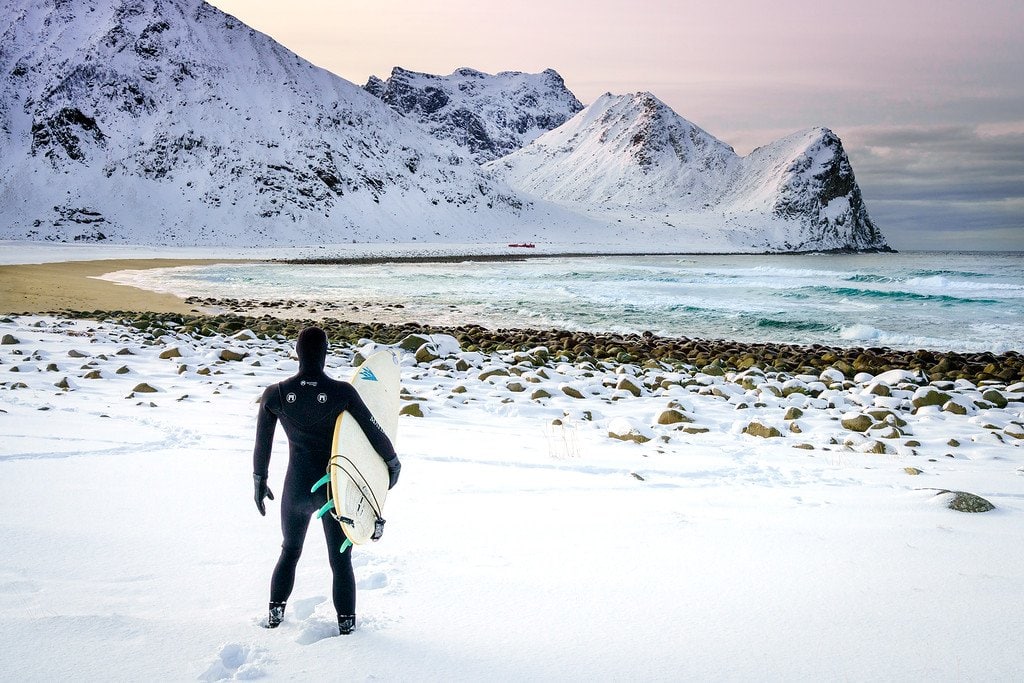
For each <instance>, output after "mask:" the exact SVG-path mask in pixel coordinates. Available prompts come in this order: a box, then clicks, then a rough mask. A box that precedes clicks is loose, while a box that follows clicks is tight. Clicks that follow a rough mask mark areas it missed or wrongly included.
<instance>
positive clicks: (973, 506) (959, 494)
mask: <svg viewBox="0 0 1024 683" xmlns="http://www.w3.org/2000/svg"><path fill="white" fill-rule="evenodd" d="M944 493H952V494H953V498H952V500H950V501H949V503H947V504H946V507H948V508H949V509H950V510H956V511H957V512H969V513H976V512H990V511H992V510H995V509H996V506H995V505H993V504H992V503H990V502H989V501H987V500H985V499H984V498H982V497H981V496H978V495H975V494H973V493H967V492H966V491H948V490H942V491H939V493H937V494H936V495H942V494H944Z"/></svg>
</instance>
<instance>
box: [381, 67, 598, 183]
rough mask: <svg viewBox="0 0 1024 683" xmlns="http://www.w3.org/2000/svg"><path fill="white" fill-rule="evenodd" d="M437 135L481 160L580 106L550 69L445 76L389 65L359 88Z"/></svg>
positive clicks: (461, 72) (501, 152) (460, 72)
mask: <svg viewBox="0 0 1024 683" xmlns="http://www.w3.org/2000/svg"><path fill="white" fill-rule="evenodd" d="M364 88H365V89H366V91H367V92H369V93H371V94H373V95H374V96H376V97H379V98H380V99H381V100H382V101H383V102H384V103H386V104H387V105H389V106H390V107H391V108H393V109H394V110H395V111H397V112H398V113H400V114H402V115H403V116H407V117H409V118H411V119H413V120H415V121H417V122H418V123H419V124H420V125H422V126H423V127H424V128H425V129H426V130H428V131H429V132H430V134H431V135H433V136H434V137H436V138H439V139H442V140H446V141H450V142H453V143H455V144H457V145H459V146H461V147H463V148H465V149H466V150H468V152H469V153H470V154H471V155H472V157H473V158H474V160H476V161H477V162H480V163H483V162H486V161H489V160H492V159H497V158H499V157H502V156H504V155H506V154H508V153H510V152H513V151H515V150H517V149H520V148H521V147H523V146H524V145H526V144H529V143H530V142H531V141H533V140H534V139H536V138H537V137H538V136H539V135H541V134H543V133H545V132H547V131H549V130H552V129H553V128H557V127H558V126H560V125H561V124H562V123H564V122H565V121H566V120H567V119H569V118H570V117H571V116H572V115H573V114H575V113H576V112H578V111H579V110H580V109H582V108H583V105H582V104H580V102H579V100H577V99H576V96H575V95H573V94H572V93H571V92H570V91H569V90H568V89H567V88H566V87H565V81H564V80H563V79H562V77H561V76H560V75H559V74H558V72H556V71H554V70H553V69H547V70H545V71H542V72H541V73H538V74H529V73H523V72H519V71H502V72H499V73H497V74H487V73H484V72H482V71H478V70H476V69H471V68H468V67H463V68H460V69H456V70H455V71H453V72H452V73H451V74H449V75H447V76H439V75H435V74H425V73H420V72H417V71H410V70H408V69H403V68H402V67H394V68H393V69H392V70H391V76H390V77H389V78H388V79H387V80H386V81H384V80H381V79H380V78H377V77H375V76H371V77H370V79H369V80H368V81H367V83H366V85H365V86H364Z"/></svg>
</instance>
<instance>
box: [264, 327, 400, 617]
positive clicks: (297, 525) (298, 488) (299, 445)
mask: <svg viewBox="0 0 1024 683" xmlns="http://www.w3.org/2000/svg"><path fill="white" fill-rule="evenodd" d="M316 332H319V333H320V334H319V335H315V334H314V335H306V331H305V330H304V331H303V334H300V335H299V342H298V344H297V345H296V352H297V353H298V356H299V372H298V373H297V374H296V375H295V376H293V377H290V378H288V379H286V380H284V381H283V382H280V383H278V384H274V385H271V386H269V387H267V389H266V391H264V392H263V398H262V399H261V400H260V412H259V419H258V421H257V424H256V447H255V449H254V451H253V473H254V474H255V475H257V476H262V477H263V478H264V481H265V480H266V477H267V468H268V465H269V464H270V451H271V447H272V445H273V440H274V428H275V426H276V425H277V422H278V421H280V422H281V425H282V426H283V427H284V431H285V434H287V435H288V447H289V448H288V451H289V452H288V471H287V473H286V474H285V478H284V490H283V491H282V495H281V531H282V533H283V534H284V542H283V543H282V544H281V556H280V558H279V559H278V561H277V566H276V567H275V568H274V574H273V578H272V579H271V584H270V601H271V602H272V603H284V602H286V601H287V600H288V596H289V595H291V592H292V587H293V585H294V583H295V566H296V564H297V563H298V560H299V555H300V554H301V553H302V544H303V541H304V540H305V538H306V531H307V529H308V528H309V522H310V519H311V517H312V515H313V513H315V512H316V511H317V510H319V509H320V507H321V506H323V504H324V503H325V502H327V498H328V496H327V494H326V493H325V491H327V492H329V491H330V489H329V488H328V487H323V488H321V489H320V490H318V491H317V492H316V493H311V492H310V489H311V488H312V487H313V485H314V484H315V483H316V482H317V480H318V479H320V478H321V477H323V476H324V474H326V472H327V465H328V461H329V460H330V457H331V441H332V439H333V436H334V424H335V421H336V420H337V418H338V416H339V415H340V414H341V413H343V412H345V411H348V413H349V414H350V415H352V416H353V417H354V418H355V419H356V421H357V422H358V423H359V425H360V426H361V427H362V428H363V431H364V432H365V433H366V436H367V438H368V439H369V441H370V443H371V444H372V445H373V447H374V448H375V449H376V450H377V453H379V454H380V456H381V458H383V459H384V460H385V462H389V461H390V463H391V465H392V466H394V465H395V464H396V463H397V462H398V461H397V456H396V454H395V451H394V448H393V447H392V445H391V441H390V440H389V439H388V437H387V435H386V434H384V432H383V431H382V430H381V428H380V425H378V424H377V422H376V420H374V419H373V416H372V415H371V414H370V411H369V410H368V409H367V407H366V405H365V404H364V403H363V401H362V399H361V398H359V394H358V393H356V390H355V389H354V388H353V387H352V385H351V384H349V383H347V382H339V381H336V380H333V379H331V378H330V377H328V376H327V375H326V374H324V361H325V360H326V356H327V338H326V336H325V335H324V336H322V337H321V335H323V333H322V331H320V330H316ZM322 522H323V528H324V535H325V536H326V538H327V546H328V557H329V558H330V562H331V572H332V574H333V576H334V590H333V598H334V606H335V609H337V611H338V614H339V615H354V614H355V602H356V590H355V577H354V575H353V572H352V549H351V548H346V550H345V552H344V553H341V552H339V549H340V547H341V546H342V544H343V543H344V541H345V534H344V531H342V528H341V525H340V524H338V522H337V521H336V520H335V519H334V518H333V517H331V516H330V515H329V514H328V515H324V517H323V518H322Z"/></svg>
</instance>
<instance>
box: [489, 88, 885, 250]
mask: <svg viewBox="0 0 1024 683" xmlns="http://www.w3.org/2000/svg"><path fill="white" fill-rule="evenodd" d="M486 168H488V169H490V170H492V171H493V172H494V173H495V175H496V176H498V177H501V178H503V179H505V180H506V181H507V182H508V183H509V184H510V185H512V186H513V187H514V188H517V189H519V190H522V191H524V192H526V193H529V194H531V195H534V196H537V197H541V198H544V199H546V200H549V201H553V202H557V203H559V204H563V205H566V206H575V207H578V208H580V209H581V210H583V211H586V212H587V213H588V214H590V215H604V216H613V217H615V220H616V221H619V222H629V223H636V224H641V225H651V224H663V225H667V226H671V227H683V226H686V225H690V226H693V225H698V224H700V225H707V226H708V227H706V228H702V230H703V231H704V233H705V235H707V234H708V232H709V231H712V232H713V231H716V230H717V231H718V232H720V233H723V234H726V239H727V240H728V241H730V242H733V243H746V244H749V245H751V246H756V247H761V248H764V249H766V250H782V251H808V250H819V249H828V250H845V249H850V250H869V249H879V250H882V249H886V248H887V247H886V245H885V240H884V238H883V237H882V235H881V233H880V232H879V231H878V229H877V228H876V227H875V225H874V223H872V222H871V219H870V217H869V216H868V213H867V209H866V208H865V207H864V202H863V199H862V197H861V193H860V189H859V188H858V187H857V183H856V180H855V179H854V176H853V170H852V169H851V167H850V163H849V160H848V159H847V157H846V154H845V152H844V151H843V148H842V144H841V142H840V141H839V138H838V137H836V135H835V134H834V133H832V132H831V131H829V130H827V129H823V128H820V129H812V130H808V131H803V132H800V133H796V134H794V135H792V136H789V137H787V138H784V139H782V140H779V141H776V142H774V143H772V144H770V145H766V146H765V147H762V148H759V149H757V150H755V151H754V152H752V153H751V154H750V155H748V156H746V157H740V156H738V155H737V154H736V153H735V152H734V151H733V149H732V148H731V147H729V146H728V145H726V144H725V143H723V142H721V141H720V140H718V139H716V138H715V137H714V136H712V135H710V134H709V133H707V132H706V131H704V130H702V129H701V128H699V127H697V126H695V125H694V124H692V123H691V122H689V121H687V120H686V119H684V118H682V117H680V116H679V115H678V114H676V113H675V112H674V111H672V110H671V109H670V108H669V107H668V106H667V105H665V104H664V103H663V102H661V101H660V100H658V99H657V98H656V97H654V96H653V95H651V94H650V93H638V94H633V95H623V96H614V95H610V94H606V95H603V96H602V97H600V98H598V100H597V101H596V102H594V103H593V104H592V105H590V106H589V107H587V108H586V109H585V110H584V111H582V112H580V113H579V114H577V115H576V116H575V117H574V118H573V119H571V120H570V121H568V122H567V123H566V124H564V125H563V126H561V127H560V128H558V129H556V130H554V131H551V132H550V133H547V134H546V135H544V136H542V137H540V138H538V139H537V140H536V141H534V143H533V144H531V145H530V146H528V147H525V148H523V149H522V150H520V151H518V152H515V153H513V154H511V155H509V156H506V157H505V158H503V159H500V160H497V161H494V162H491V163H490V164H487V165H486ZM709 219H711V220H712V224H709ZM714 222H717V226H718V227H717V228H716V227H715V225H714V224H713V223H714Z"/></svg>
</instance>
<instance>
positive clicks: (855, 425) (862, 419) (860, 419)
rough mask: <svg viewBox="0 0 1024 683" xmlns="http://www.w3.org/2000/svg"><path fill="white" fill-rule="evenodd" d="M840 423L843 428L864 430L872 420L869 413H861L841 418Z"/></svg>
mask: <svg viewBox="0 0 1024 683" xmlns="http://www.w3.org/2000/svg"><path fill="white" fill-rule="evenodd" d="M841 424H842V425H843V428H844V429H849V430H850V431H851V432H866V431H867V430H868V429H870V428H871V425H873V424H874V420H872V419H871V416H870V415H864V414H861V415H856V416H854V417H846V418H843V420H842V422H841Z"/></svg>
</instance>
